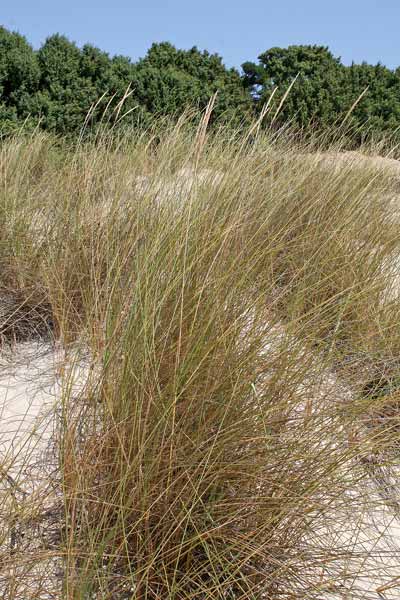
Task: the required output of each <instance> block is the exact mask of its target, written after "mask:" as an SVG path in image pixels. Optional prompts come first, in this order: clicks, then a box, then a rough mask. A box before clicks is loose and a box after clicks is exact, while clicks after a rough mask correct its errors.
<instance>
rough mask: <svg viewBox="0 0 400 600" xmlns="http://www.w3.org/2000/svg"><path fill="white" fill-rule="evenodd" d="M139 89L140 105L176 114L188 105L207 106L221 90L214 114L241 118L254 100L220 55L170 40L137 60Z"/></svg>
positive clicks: (228, 117)
mask: <svg viewBox="0 0 400 600" xmlns="http://www.w3.org/2000/svg"><path fill="white" fill-rule="evenodd" d="M135 89H136V92H137V98H138V101H139V103H140V104H142V105H144V106H145V107H146V109H147V110H148V111H149V112H151V113H158V114H176V113H179V112H182V111H183V110H184V109H185V108H186V107H188V106H196V107H198V108H205V106H206V105H207V103H208V101H209V99H210V97H211V96H212V95H213V94H214V93H215V92H218V102H217V105H216V109H215V112H214V117H223V118H224V119H225V120H229V121H232V120H234V121H241V120H243V119H245V118H246V117H247V116H248V115H250V109H251V102H250V98H249V95H248V94H247V93H246V91H245V89H244V87H243V84H242V80H241V77H240V75H239V73H238V71H236V70H235V69H229V70H228V69H226V67H225V66H224V65H223V63H222V60H221V58H220V57H219V56H218V55H217V54H209V53H208V52H207V51H204V52H200V51H199V50H198V49H197V48H196V47H193V48H191V49H190V50H177V49H176V48H175V47H174V46H172V44H169V43H167V42H164V43H161V44H153V45H152V47H151V48H150V50H149V52H148V53H147V55H146V57H145V58H144V59H142V60H140V61H139V62H138V63H137V68H136V76H135Z"/></svg>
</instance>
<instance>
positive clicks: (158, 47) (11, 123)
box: [0, 27, 400, 135]
mask: <svg viewBox="0 0 400 600" xmlns="http://www.w3.org/2000/svg"><path fill="white" fill-rule="evenodd" d="M290 86H291V89H290V93H289V94H287V96H286V97H285V98H284V102H283V103H281V101H282V99H283V97H284V95H285V94H286V92H287V90H288V88H289V87H290ZM215 92H218V99H217V103H216V106H215V110H214V113H213V119H214V120H215V121H218V122H221V121H225V122H229V123H232V124H234V125H235V126H238V125H240V124H242V123H244V122H247V121H249V120H250V119H252V118H254V116H255V115H257V114H259V113H260V111H261V110H262V108H263V106H265V103H266V102H268V99H269V98H270V97H271V94H273V98H272V101H271V103H270V111H269V113H268V114H267V116H266V122H268V120H269V119H271V118H273V116H274V115H275V113H276V109H277V108H278V107H279V106H280V105H281V104H282V106H281V108H280V112H279V114H278V116H277V117H276V118H275V123H278V124H279V123H282V122H287V121H290V122H291V123H293V125H294V126H297V127H299V128H303V127H305V126H309V124H310V123H314V124H315V126H316V127H319V128H321V127H322V128H325V127H331V126H332V125H334V124H335V123H338V122H340V121H341V120H343V118H344V117H345V115H348V113H349V111H351V113H350V115H349V116H348V118H347V122H348V123H349V124H350V125H352V126H354V127H356V128H357V127H363V128H364V129H365V130H368V131H372V132H374V133H376V134H382V133H387V132H391V133H392V132H393V131H394V130H396V128H397V127H398V126H399V125H400V68H398V69H395V70H391V69H388V68H387V67H385V66H383V65H381V64H377V65H375V66H372V65H369V64H367V63H362V64H353V65H351V66H345V65H343V64H342V63H341V61H340V59H338V58H335V57H334V56H333V55H332V53H331V52H330V51H329V49H328V48H326V47H322V46H289V47H288V48H272V49H270V50H268V51H267V52H265V53H263V54H261V55H260V56H259V58H258V62H246V63H244V64H243V65H242V71H241V72H239V71H238V70H236V69H228V68H226V67H225V66H224V64H223V62H222V59H221V57H219V56H218V55H217V54H210V53H209V52H207V51H199V50H198V49H197V48H196V47H194V48H192V49H190V50H178V49H176V48H175V47H174V46H173V45H171V44H170V43H168V42H163V43H159V44H153V46H152V47H151V48H150V50H149V51H148V53H147V55H146V56H145V57H144V58H142V59H140V60H139V61H137V62H132V61H131V60H130V59H129V58H127V57H124V56H113V57H110V56H109V55H108V54H107V53H106V52H103V51H101V50H99V49H98V48H96V47H94V46H92V45H89V44H86V45H85V46H83V47H82V48H78V47H77V46H76V44H74V43H73V42H71V41H69V40H68V39H67V38H66V37H64V36H61V35H58V34H56V35H53V36H51V37H49V38H48V39H47V40H46V41H45V43H44V44H43V45H42V46H41V48H40V49H39V50H34V49H33V48H32V46H31V45H30V44H29V43H28V42H27V40H26V39H25V38H24V37H23V36H21V35H20V34H18V33H15V32H10V31H8V30H7V29H5V28H2V27H0V131H1V133H2V134H6V133H7V132H10V131H13V130H15V128H18V127H20V126H21V125H22V124H24V126H25V127H30V126H32V127H35V126H37V124H38V123H39V124H40V127H42V128H43V129H45V130H48V131H52V132H54V133H57V134H61V135H69V134H75V133H76V132H78V131H80V130H81V128H82V125H83V123H84V122H85V118H86V117H87V115H88V113H89V114H90V119H89V121H88V124H89V126H90V127H89V128H93V127H96V125H98V124H99V123H104V124H107V123H115V122H121V123H124V124H125V125H137V124H139V123H146V122H147V121H149V120H150V118H152V116H153V115H174V116H178V115H179V114H180V113H182V111H183V110H184V109H185V108H187V107H188V106H192V107H196V108H200V109H202V108H204V107H205V106H206V105H207V102H208V100H209V99H210V97H211V96H212V95H213V94H214V93H215ZM360 96H361V98H360ZM357 100H358V102H357ZM89 111H90V112H89Z"/></svg>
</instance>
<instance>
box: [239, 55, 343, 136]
mask: <svg viewBox="0 0 400 600" xmlns="http://www.w3.org/2000/svg"><path fill="white" fill-rule="evenodd" d="M242 69H243V72H244V82H245V85H246V87H247V89H249V90H250V92H251V94H252V96H253V98H254V101H255V104H256V107H257V108H258V109H259V110H260V109H261V107H262V106H263V105H264V104H265V103H266V102H267V101H268V98H269V97H270V95H271V94H272V92H273V90H274V88H276V87H277V88H278V89H277V92H276V93H275V96H274V103H275V105H278V103H279V101H280V100H281V98H282V97H283V95H284V94H285V92H286V90H287V89H288V88H289V86H290V85H291V84H292V82H293V81H294V80H295V79H296V78H297V79H296V81H295V83H294V84H293V87H292V89H291V91H290V93H289V94H288V96H287V97H286V99H285V102H284V104H283V106H282V110H281V112H280V121H288V120H292V121H293V122H294V123H296V124H298V125H300V126H304V125H307V124H309V123H310V122H311V121H312V120H313V121H315V122H317V123H318V124H319V125H328V124H332V123H333V122H335V120H336V119H337V117H338V115H340V114H341V113H343V111H344V110H345V109H346V107H347V105H348V102H349V93H348V90H346V85H345V84H346V69H345V67H344V66H343V65H342V63H341V62H340V59H339V58H335V57H334V56H333V55H332V53H331V52H330V51H329V50H328V48H326V47H324V46H289V47H288V48H271V49H270V50H268V51H267V52H264V53H263V54H261V55H260V56H259V63H258V64H255V63H252V62H247V63H244V64H243V65H242Z"/></svg>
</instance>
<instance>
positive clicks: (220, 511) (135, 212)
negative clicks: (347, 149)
mask: <svg viewBox="0 0 400 600" xmlns="http://www.w3.org/2000/svg"><path fill="white" fill-rule="evenodd" d="M208 116H209V115H208V114H207V113H206V115H205V116H204V119H203V122H202V124H201V125H200V127H199V128H197V130H196V129H194V128H193V127H192V126H191V124H190V123H188V122H185V121H183V120H181V121H180V122H179V123H178V125H177V126H175V127H172V126H171V127H169V128H168V127H166V126H164V128H163V132H162V134H160V135H158V139H157V145H155V144H154V135H153V134H154V132H149V134H148V135H139V136H137V137H136V138H135V137H121V138H120V139H116V138H115V137H114V138H112V139H110V138H108V137H104V138H100V139H98V140H97V141H96V143H94V144H90V145H89V144H88V145H78V147H77V148H64V149H62V150H60V148H58V149H57V153H59V152H63V161H62V166H61V167H60V164H59V162H58V159H57V160H55V159H54V155H53V154H52V150H51V148H52V146H51V144H50V142H49V140H48V139H47V138H44V137H41V136H39V134H35V135H34V136H33V137H32V138H31V139H28V140H26V139H25V140H18V139H15V140H11V141H7V142H4V144H3V146H2V149H1V161H2V162H1V164H2V169H3V172H4V173H5V175H6V180H7V187H6V188H5V189H4V190H3V194H2V201H3V204H4V206H3V211H2V214H3V215H4V227H3V230H4V236H3V241H4V243H3V246H2V248H3V253H2V257H3V260H4V261H5V264H6V265H7V269H8V270H6V271H3V272H2V273H7V275H5V274H4V275H3V274H2V275H1V277H4V281H1V277H0V285H4V286H6V285H7V286H10V285H11V283H10V282H14V283H13V285H14V287H17V289H18V293H19V294H22V295H24V299H23V300H22V301H21V302H20V305H21V306H22V305H23V302H24V301H28V298H35V302H34V304H35V306H37V307H39V306H42V303H43V302H44V303H45V306H46V319H48V320H51V329H52V332H53V333H52V335H53V337H54V339H56V340H57V341H58V342H59V343H60V344H61V345H62V346H63V347H64V348H65V350H66V352H67V356H68V353H69V352H72V350H71V348H75V347H76V346H77V345H79V346H80V347H83V348H84V349H85V350H86V351H87V352H88V354H89V356H90V362H91V366H92V372H93V373H95V376H94V377H93V378H91V379H90V383H89V384H88V385H86V386H85V388H84V391H83V392H82V393H81V394H80V395H79V397H78V398H76V396H75V395H74V394H73V392H72V387H71V386H69V385H66V386H65V392H64V395H63V420H62V427H61V430H60V436H61V439H60V449H61V467H60V468H61V473H62V479H63V484H62V493H63V498H64V502H65V511H64V518H63V520H64V527H63V533H62V540H63V541H62V544H61V547H60V555H61V556H62V559H63V565H64V571H63V572H64V579H63V591H62V593H63V594H64V597H66V598H74V599H78V598H79V599H82V600H83V599H86V598H110V599H111V598H137V599H138V600H145V599H158V598H163V599H164V598H171V599H174V600H181V599H182V600H183V599H185V600H186V599H199V600H200V599H201V600H202V599H204V600H205V599H211V598H213V599H218V598H221V600H222V599H228V598H229V599H239V598H243V599H244V598H246V599H247V598H250V599H251V598H254V599H257V600H258V599H261V598H269V599H275V598H276V599H278V598H279V599H280V598H287V599H289V598H310V599H311V598H315V599H322V598H324V599H325V598H328V597H329V598H334V597H336V598H342V597H343V593H344V590H345V591H346V593H347V594H348V597H349V598H350V597H351V598H361V597H364V596H363V595H362V594H363V593H364V592H363V590H362V589H361V588H360V587H357V586H358V584H355V581H356V577H357V574H359V572H360V571H361V570H362V568H363V567H362V564H361V557H363V558H364V559H365V560H367V559H369V558H371V557H370V556H369V554H368V553H369V551H368V550H363V551H361V550H360V547H359V546H357V543H356V539H357V536H358V535H359V533H360V529H361V528H362V526H361V525H360V523H353V525H347V526H346V525H343V524H341V521H340V519H338V517H337V516H338V515H339V514H340V515H342V516H343V514H344V515H347V516H348V517H349V523H350V521H351V517H352V515H354V514H355V513H356V512H357V511H359V510H361V508H363V510H364V509H365V503H366V502H367V503H368V498H367V497H366V494H370V500H369V504H368V507H367V508H368V510H369V511H370V512H371V513H372V512H373V511H374V510H375V509H376V507H377V505H378V504H379V502H381V500H380V499H377V497H376V495H373V494H372V493H371V487H367V485H366V484H365V482H367V481H368V482H369V481H370V472H369V471H368V469H364V468H363V464H364V462H363V461H365V460H366V459H368V457H369V456H370V454H371V437H374V436H375V438H374V439H375V440H376V431H374V430H371V428H368V427H367V426H364V424H363V423H364V421H363V419H362V417H363V415H366V414H368V411H370V410H372V408H373V406H374V402H375V401H376V398H375V397H374V395H373V394H368V393H366V394H365V393H364V394H360V393H359V391H360V390H361V389H362V387H363V386H365V384H366V382H367V381H369V380H371V379H372V377H373V376H374V373H376V372H377V371H378V370H379V369H381V368H382V365H389V364H391V365H392V367H393V364H394V363H395V362H396V360H397V359H396V356H397V355H398V346H399V340H400V335H399V333H398V331H397V328H396V326H395V325H394V323H398V322H399V321H398V316H399V303H398V301H397V299H396V297H389V294H388V291H387V290H388V289H391V290H392V292H393V289H394V285H395V283H396V282H395V279H394V277H393V272H392V271H390V270H387V269H386V267H385V265H387V263H388V261H390V260H391V258H392V257H393V256H395V255H396V253H397V252H398V250H399V248H398V246H399V240H398V236H397V235H396V227H395V225H394V215H395V208H394V205H393V202H392V198H393V194H394V189H395V182H394V181H393V177H392V176H391V175H390V174H389V173H387V172H386V171H385V168H383V167H381V166H377V167H374V166H373V165H372V166H371V164H369V163H368V164H364V163H363V162H361V163H358V162H357V163H356V164H353V163H352V162H351V161H350V162H348V161H345V162H344V163H343V165H342V167H341V168H337V163H338V161H339V160H341V158H340V155H339V154H338V155H337V156H336V155H335V156H336V158H335V160H334V163H333V164H332V159H331V158H329V160H328V159H325V158H324V157H323V156H322V157H321V154H318V153H317V152H315V148H314V147H311V146H307V145H305V144H303V145H301V144H299V143H297V144H296V145H295V144H294V143H291V142H290V138H288V136H287V135H286V136H285V137H283V136H282V138H280V137H279V136H277V135H276V134H274V135H272V134H271V133H268V132H267V133H263V134H259V135H258V136H256V137H255V138H254V137H253V139H252V143H251V144H249V143H248V137H246V136H242V137H240V136H239V135H237V136H234V135H233V134H232V135H231V136H228V134H227V132H224V131H220V132H217V133H213V134H212V135H210V136H208V134H207V130H206V126H207V119H208ZM253 131H254V129H253ZM335 152H336V149H335V148H333V149H332V153H335ZM26 154H27V155H28V156H29V157H30V158H29V161H30V163H29V164H30V165H31V166H30V167H29V168H25V169H23V170H21V171H20V170H18V169H17V168H16V167H15V165H18V164H19V162H20V161H21V156H22V155H23V156H25V155H26ZM57 156H58V154H57ZM329 156H330V157H331V156H332V154H330V155H329ZM29 161H28V162H29ZM32 215H34V216H35V218H34V219H33V218H32ZM38 223H39V227H38ZM21 236H24V239H26V240H28V241H27V243H26V245H25V246H24V247H23V246H22V244H21V240H22V237H21ZM21 265H26V268H22V267H21ZM389 435H390V436H394V435H396V433H395V432H394V429H393V428H392V429H390V428H388V429H387V430H386V431H385V436H381V437H382V440H383V438H385V439H384V440H383V441H382V447H387V446H385V444H386V445H387V436H389ZM390 460H391V461H393V465H392V466H395V465H394V463H395V458H393V456H391V458H390ZM364 484H365V487H364V493H362V489H363V485H364ZM338 527H339V531H338ZM352 527H353V529H352ZM346 528H347V531H346ZM345 534H346V535H348V536H350V538H351V539H354V543H353V544H348V543H345V541H344V538H343V536H344V535H345ZM380 576H381V575H379V574H378V573H377V574H376V577H377V580H378V578H379V577H380ZM377 585H378V584H377Z"/></svg>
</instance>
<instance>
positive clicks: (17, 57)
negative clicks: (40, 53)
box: [0, 27, 40, 131]
mask: <svg viewBox="0 0 400 600" xmlns="http://www.w3.org/2000/svg"><path fill="white" fill-rule="evenodd" d="M39 80H40V68H39V64H38V61H37V57H36V55H35V52H34V51H33V49H32V47H31V46H30V45H29V44H28V42H27V41H26V39H25V38H24V37H23V36H22V35H19V34H18V33H12V32H10V31H7V30H6V29H5V28H4V27H0V127H1V129H2V130H3V131H4V130H5V129H9V128H12V126H13V125H17V124H18V123H19V122H20V121H22V120H24V119H25V118H27V116H28V113H29V102H30V99H31V98H32V95H33V94H34V93H35V92H36V90H37V88H38V85H39Z"/></svg>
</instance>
